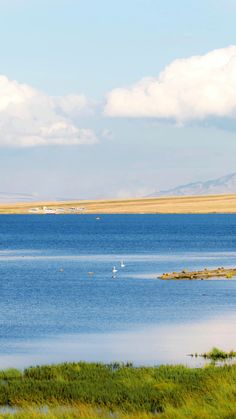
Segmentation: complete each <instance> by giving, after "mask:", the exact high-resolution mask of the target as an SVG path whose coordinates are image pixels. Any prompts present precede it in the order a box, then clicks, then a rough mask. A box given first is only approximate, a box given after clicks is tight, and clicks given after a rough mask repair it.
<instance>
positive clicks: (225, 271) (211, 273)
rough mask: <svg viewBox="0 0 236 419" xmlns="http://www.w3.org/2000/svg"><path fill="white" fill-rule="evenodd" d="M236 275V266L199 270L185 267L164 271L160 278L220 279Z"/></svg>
mask: <svg viewBox="0 0 236 419" xmlns="http://www.w3.org/2000/svg"><path fill="white" fill-rule="evenodd" d="M235 276H236V268H224V267H221V268H216V269H207V268H205V269H202V270H198V271H188V270H187V269H184V270H183V271H181V272H164V273H163V274H162V275H161V276H159V278H160V279H165V280H178V279H179V280H180V279H187V280H192V279H212V278H214V279H220V278H226V279H231V278H233V277H235Z"/></svg>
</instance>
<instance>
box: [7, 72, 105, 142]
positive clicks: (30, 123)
mask: <svg viewBox="0 0 236 419" xmlns="http://www.w3.org/2000/svg"><path fill="white" fill-rule="evenodd" d="M90 111H91V103H90V102H89V100H88V99H87V98H86V97H85V96H83V95H68V96H62V97H53V96H48V95H46V94H45V93H43V92H40V91H39V90H37V89H34V88H32V87H31V86H29V85H26V84H21V83H18V82H17V81H12V80H9V79H8V78H7V77H5V76H0V146H8V147H10V146H14V147H32V146H40V145H67V146H69V145H80V144H92V143H95V142H97V138H96V136H95V134H94V132H93V131H92V130H90V129H84V128H80V127H79V126H78V124H77V121H78V118H79V116H81V115H84V114H87V113H88V112H90Z"/></svg>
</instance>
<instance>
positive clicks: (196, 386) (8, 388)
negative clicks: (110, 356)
mask: <svg viewBox="0 0 236 419" xmlns="http://www.w3.org/2000/svg"><path fill="white" fill-rule="evenodd" d="M213 354H215V355H217V354H216V351H215V350H213V351H212V354H211V355H213ZM217 356H218V355H217ZM235 392H236V366H235V365H224V366H221V367H216V366H214V365H208V366H206V367H204V368H195V369H194V368H192V369H191V368H186V367H184V366H181V365H178V366H169V365H164V366H159V367H134V366H132V365H131V364H125V365H124V364H118V363H113V364H109V365H104V364H99V363H98V364H94V363H93V364H90V363H83V362H80V363H65V364H59V365H51V366H39V367H32V368H27V369H26V370H24V371H22V372H21V371H18V370H15V369H9V370H6V371H1V372H0V404H1V406H5V407H6V406H11V407H16V408H17V412H16V413H14V417H15V418H23V417H24V418H28V417H35V418H37V417H45V414H46V416H48V417H52V418H54V417H55V418H57V417H63V418H70V417H71V418H73V417H75V418H76V417H78V418H84V419H90V418H108V417H109V418H110V417H111V416H112V417H115V418H116V419H126V418H130V419H131V418H133V419H141V418H142V419H145V418H153V417H158V418H184V417H191V418H226V417H227V418H228V417H236V403H235ZM45 406H46V407H47V408H45ZM5 407H4V409H5ZM42 409H44V410H42ZM45 409H46V410H45ZM1 417H11V413H4V410H2V416H1Z"/></svg>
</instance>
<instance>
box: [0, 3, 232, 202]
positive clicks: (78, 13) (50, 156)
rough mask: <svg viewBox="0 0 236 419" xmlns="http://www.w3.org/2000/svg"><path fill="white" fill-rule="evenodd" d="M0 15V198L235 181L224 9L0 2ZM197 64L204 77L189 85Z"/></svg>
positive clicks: (114, 193)
mask: <svg viewBox="0 0 236 419" xmlns="http://www.w3.org/2000/svg"><path fill="white" fill-rule="evenodd" d="M0 11H1V13H0V51H1V60H0V63H1V70H0V74H1V75H2V78H1V80H0V92H1V95H0V191H4V192H22V193H34V194H38V196H39V197H41V196H42V197H44V196H45V197H50V198H56V197H65V198H69V197H72V198H93V197H94V198H97V197H99V198H100V197H128V196H142V195H146V194H149V193H151V192H152V190H157V189H166V188H169V187H173V186H175V185H177V184H179V183H188V182H191V181H195V180H204V179H209V178H214V177H219V176H221V175H224V174H227V173H230V172H233V171H235V169H236V168H235V158H234V155H235V152H236V136H235V122H234V120H235V116H236V112H235V109H236V103H235V102H236V98H235V102H234V97H232V94H231V92H232V91H233V87H234V77H233V74H234V65H235V64H234V56H235V55H236V51H235V49H234V48H233V49H230V50H229V49H228V47H229V46H230V45H233V46H234V43H235V38H236V36H235V35H236V29H235V18H236V6H235V3H234V2H233V1H230V0H228V1H227V0H225V1H221V0H215V1H213V0H205V1H198V2H196V1H191V0H188V1H187V0H178V1H175V0H171V1H170V0H169V1H168V0H167V1H159V0H126V1H124V0H120V1H114V0H109V1H108V0H99V1H97V0H40V1H39V0H8V1H4V0H0ZM214 50H218V51H219V52H218V53H217V55H216V58H214V57H215V55H212V54H211V55H209V58H208V56H207V58H206V59H205V58H203V59H200V60H196V62H194V63H193V66H192V61H190V60H191V58H190V57H193V56H196V55H197V56H201V57H204V56H205V54H210V53H211V52H212V51H214ZM222 56H224V57H225V56H226V58H224V59H225V60H226V61H227V62H226V63H225V62H224V66H223V64H222V66H223V67H222V68H220V73H219V74H220V76H219V77H218V78H217V79H216V80H215V82H214V84H212V85H211V86H210V88H211V92H210V94H211V101H209V103H208V102H207V103H206V101H205V100H204V98H205V94H206V90H207V94H209V84H210V82H211V80H212V77H211V74H212V75H213V77H214V74H215V71H214V66H215V65H216V64H215V62H217V63H219V62H221V61H222V59H223V58H222ZM181 58H185V59H186V60H187V61H186V62H184V63H183V62H182V61H179V60H180V59H181ZM174 60H178V62H177V64H174V65H173V69H172V70H170V71H169V70H167V71H166V67H167V66H168V65H169V64H170V63H173V62H174ZM206 62H207V63H208V64H209V62H210V64H209V66H210V67H209V69H208V70H207V72H206V75H207V77H208V78H207V77H204V75H205V73H204V72H203V73H204V74H203V73H202V72H201V74H200V76H198V77H197V79H196V78H194V77H195V76H194V71H195V70H194V69H196V67H197V68H199V66H201V68H203V69H204V68H205V65H206ZM232 62H233V64H232V66H233V68H232V69H230V70H228V68H229V63H232ZM208 64H207V65H208ZM217 65H218V64H217ZM230 65H231V64H230ZM225 69H226V70H225ZM235 69H236V67H235ZM163 72H164V82H163V80H161V83H159V82H160V79H159V77H161V76H160V74H162V73H163ZM211 72H212V73H211ZM223 72H224V74H223ZM182 74H188V80H189V81H188V84H186V81H185V80H184V81H183V80H182ZM222 74H223V75H222ZM221 75H222V78H221ZM150 77H151V78H152V80H150V79H148V82H145V86H143V82H142V79H144V78H150ZM173 77H174V78H176V80H175V83H174V85H173V84H170V83H169V80H170V79H171V80H172V79H173ZM228 80H229V82H228ZM140 83H141V85H140ZM171 83H172V82H171ZM22 86H23V87H22ZM219 86H220V87H219ZM235 86H236V84H235ZM117 89H120V90H119V91H117ZM160 89H161V90H160ZM204 89H205V90H204ZM147 90H148V92H149V93H150V95H149V97H148V98H146V96H145V99H144V93H145V92H147ZM185 91H186V92H187V93H189V92H190V93H189V94H191V92H192V98H189V94H187V93H186V95H185V96H183V93H182V92H185ZM199 91H200V92H202V95H201V97H200V98H198V99H197V100H192V99H194V98H196V97H197V96H198V92H199ZM225 91H227V92H228V93H227V95H226V96H225ZM145 94H146V93H145ZM212 95H213V97H214V96H215V95H216V100H215V101H214V100H212ZM1 96H2V102H1ZM182 96H183V97H182ZM235 96H236V94H235ZM217 100H218V102H219V103H218V102H217ZM200 101H202V102H201V103H200ZM177 102H178V103H177ZM1 103H2V104H1ZM217 103H218V105H217V106H215V104H217ZM222 103H223V104H224V106H223V105H222Z"/></svg>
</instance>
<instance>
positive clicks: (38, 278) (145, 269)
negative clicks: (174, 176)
mask: <svg viewBox="0 0 236 419" xmlns="http://www.w3.org/2000/svg"><path fill="white" fill-rule="evenodd" d="M122 259H123V260H124V261H125V265H126V266H125V268H120V266H119V265H120V261H121V260H122ZM114 265H115V266H116V267H117V269H118V273H117V275H116V278H112V272H111V271H112V267H113V266H114ZM218 266H236V216H235V215H223V214H222V215H103V216H100V220H96V216H95V215H72V216H70V215H61V216H55V215H43V216H37V215H32V216H31V215H27V216H23V215H22V216H20V215H18V216H17V215H9V216H8V215H1V216H0V278H1V282H0V287H1V292H0V368H2V367H6V366H17V367H24V366H27V365H30V364H36V363H45V362H59V361H69V360H75V361H77V360H88V361H89V360H93V361H105V362H108V361H114V360H121V361H128V360H129V361H130V360H132V361H134V362H136V363H138V364H158V363H161V362H169V363H174V362H183V363H191V362H192V363H195V364H198V363H199V360H191V359H190V358H189V357H188V356H187V354H188V353H191V352H196V351H198V352H199V351H200V352H201V351H205V350H209V349H211V347H212V346H213V345H217V346H220V347H222V348H225V349H231V348H234V349H236V337H235V336H236V334H235V331H236V281H234V280H222V281H173V282H172V281H170V282H166V281H161V280H158V279H157V278H156V277H157V275H158V274H160V273H162V272H165V271H172V270H182V269H184V268H188V269H195V268H204V267H208V268H211V267H218ZM88 272H94V275H93V276H89V275H88Z"/></svg>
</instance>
